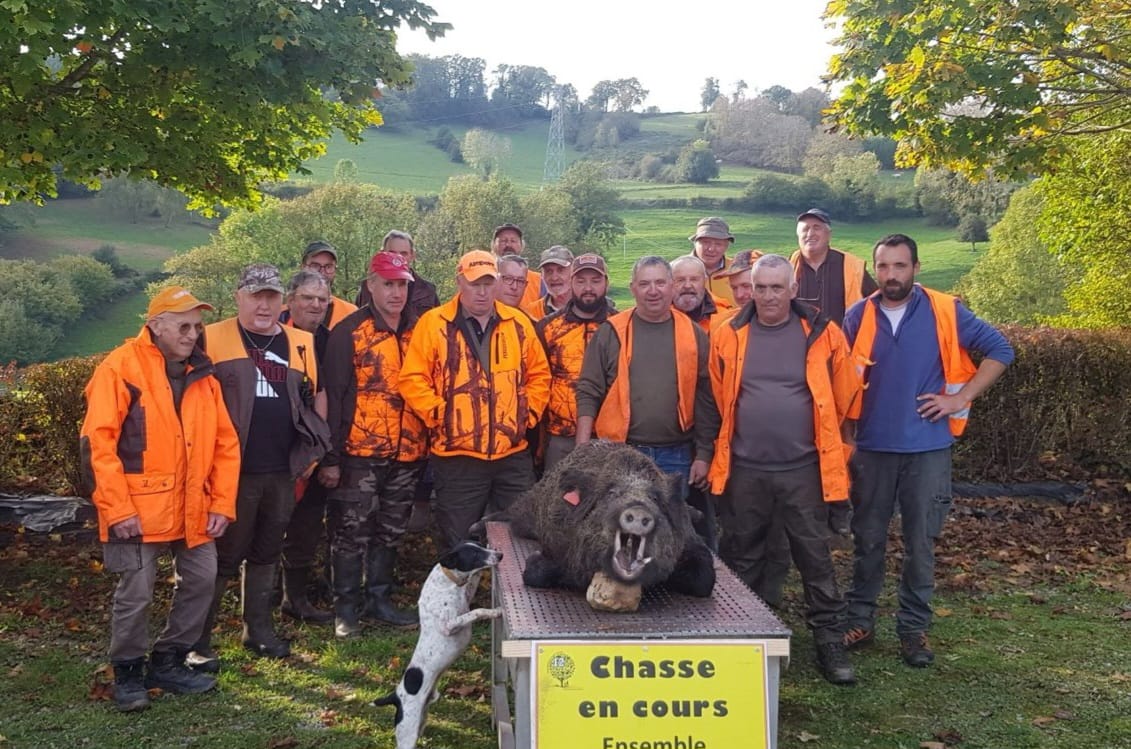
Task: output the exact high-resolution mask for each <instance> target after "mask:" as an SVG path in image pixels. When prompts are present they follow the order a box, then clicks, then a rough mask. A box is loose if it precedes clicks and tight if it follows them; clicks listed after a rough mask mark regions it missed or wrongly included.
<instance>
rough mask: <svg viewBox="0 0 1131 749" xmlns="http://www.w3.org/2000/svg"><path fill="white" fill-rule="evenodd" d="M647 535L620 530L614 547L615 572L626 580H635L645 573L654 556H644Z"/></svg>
mask: <svg viewBox="0 0 1131 749" xmlns="http://www.w3.org/2000/svg"><path fill="white" fill-rule="evenodd" d="M647 540H648V539H647V537H645V536H641V535H638V534H636V533H628V532H626V531H618V532H617V534H616V539H615V541H614V548H613V572H615V573H616V574H617V577H620V578H622V579H624V580H629V581H631V580H635V579H636V578H638V577H640V575H641V574H643V573H644V568H645V567H647V566H648V563H649V562H651V561H652V557H646V556H644V547H645V545H646V542H647Z"/></svg>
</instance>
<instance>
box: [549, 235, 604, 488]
mask: <svg viewBox="0 0 1131 749" xmlns="http://www.w3.org/2000/svg"><path fill="white" fill-rule="evenodd" d="M569 273H570V277H569V288H570V294H571V297H570V299H569V301H567V302H566V303H565V305H564V306H563V307H562V309H560V310H558V311H557V312H555V313H553V314H552V315H550V316H549V317H544V318H542V319H541V320H539V321H538V322H537V323H536V324H535V325H534V329H535V330H536V331H537V333H538V337H539V338H540V339H542V345H543V346H545V348H546V358H547V359H549V360H550V402H549V404H548V405H547V406H546V446H545V450H544V453H543V464H544V466H545V470H547V471H548V470H550V469H551V468H553V466H554V464H556V463H557V462H558V461H560V460H561V459H562V458H564V457H565V456H566V455H568V454H569V452H570V450H572V449H573V447H574V443H575V435H576V434H577V395H576V393H575V392H574V388H575V387H576V385H577V378H578V377H579V376H580V375H581V362H582V360H583V358H584V356H585V348H586V347H587V346H588V345H589V341H590V339H592V338H593V334H594V333H596V332H597V329H598V328H599V327H600V326H601V323H603V322H605V320H606V319H608V316H609V312H610V305H609V299H608V297H607V296H606V294H607V293H608V290H609V271H608V267H607V266H606V265H605V259H604V258H603V257H601V256H600V255H595V254H593V253H586V254H584V255H579V256H578V257H576V258H575V259H574V260H573V262H572V263H571V265H570V271H569Z"/></svg>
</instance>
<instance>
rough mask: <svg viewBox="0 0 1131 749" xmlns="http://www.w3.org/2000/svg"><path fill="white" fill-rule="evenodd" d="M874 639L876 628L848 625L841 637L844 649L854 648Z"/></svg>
mask: <svg viewBox="0 0 1131 749" xmlns="http://www.w3.org/2000/svg"><path fill="white" fill-rule="evenodd" d="M875 641H876V630H874V629H864V628H863V627H849V628H848V629H847V630H846V631H845V633H844V637H843V638H842V640H841V642H843V643H844V648H845V650H856V649H857V648H862V647H865V646H867V645H871V644H872V643H873V642H875Z"/></svg>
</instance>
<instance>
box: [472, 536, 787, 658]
mask: <svg viewBox="0 0 1131 749" xmlns="http://www.w3.org/2000/svg"><path fill="white" fill-rule="evenodd" d="M487 542H488V543H489V544H490V546H491V548H493V549H497V550H499V551H501V552H503V560H502V561H501V562H500V563H499V566H498V568H496V570H495V579H494V581H493V583H494V585H495V586H496V596H497V600H498V601H499V603H500V605H502V607H503V626H504V629H505V632H506V634H505V636H506V637H507V639H511V640H564V639H624V638H629V639H636V638H640V639H676V638H679V639H688V638H696V637H703V638H751V639H762V638H788V637H789V636H790V634H791V632H790V630H789V629H788V628H787V627H786V626H785V625H784V624H782V623H781V621H780V620H779V619H778V618H777V617H776V616H775V615H774V613H773V612H772V611H770V609H769V607H767V606H766V604H765V603H763V602H762V601H761V599H759V598H758V597H757V596H756V595H754V593H752V592H751V591H750V589H749V588H747V587H746V585H745V584H744V583H743V582H742V581H741V580H739V579H738V578H737V577H736V576H735V574H734V573H733V572H731V571H730V569H729V568H728V567H727V566H726V565H725V564H723V563H722V562H721V561H720V560H719V559H718V557H716V558H715V575H716V582H715V590H714V592H713V593H712V594H711V597H710V598H694V597H691V596H684V595H680V594H677V593H670V592H668V591H667V590H664V589H662V588H656V589H650V590H648V591H646V592H645V594H644V598H643V600H642V601H641V602H640V608H639V609H638V610H637V611H635V612H633V613H610V612H607V611H594V610H593V609H592V608H591V607H590V606H589V604H588V602H586V600H585V594H584V593H583V592H577V591H572V590H546V589H541V588H528V587H526V585H525V584H524V583H523V582H522V570H523V569H524V568H525V566H526V558H527V557H528V556H529V555H530V554H531V553H533V552H535V551H537V550H538V543H537V542H536V541H532V540H530V539H525V538H518V537H515V536H512V535H511V532H510V526H509V525H508V524H506V523H488V524H487Z"/></svg>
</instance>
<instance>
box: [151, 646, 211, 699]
mask: <svg viewBox="0 0 1131 749" xmlns="http://www.w3.org/2000/svg"><path fill="white" fill-rule="evenodd" d="M145 686H147V687H149V688H150V689H161V690H163V691H166V692H172V693H173V694H200V693H201V692H207V691H208V690H209V689H212V688H213V687H215V686H216V679H214V678H213V677H211V676H209V675H208V674H204V673H201V672H199V671H194V670H193V669H191V668H189V667H188V666H186V665H185V655H184V653H177V652H176V651H157V650H155V651H153V653H151V654H150V656H149V671H148V672H147V673H146V674H145Z"/></svg>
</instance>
